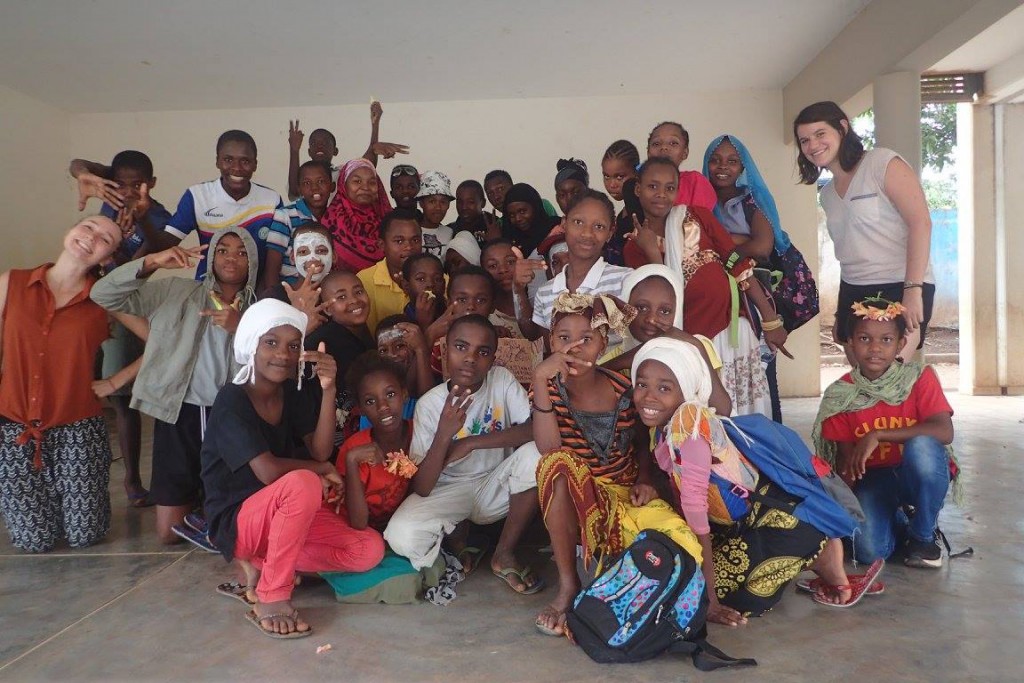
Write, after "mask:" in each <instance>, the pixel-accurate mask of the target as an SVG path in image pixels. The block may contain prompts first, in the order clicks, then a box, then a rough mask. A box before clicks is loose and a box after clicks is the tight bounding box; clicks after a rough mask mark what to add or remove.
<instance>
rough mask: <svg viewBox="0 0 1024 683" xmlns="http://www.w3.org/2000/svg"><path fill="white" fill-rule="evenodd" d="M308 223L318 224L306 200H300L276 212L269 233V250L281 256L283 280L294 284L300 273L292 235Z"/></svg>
mask: <svg viewBox="0 0 1024 683" xmlns="http://www.w3.org/2000/svg"><path fill="white" fill-rule="evenodd" d="M306 221H314V222H316V219H315V218H313V212H312V211H310V210H309V206H307V205H306V200H305V199H302V198H300V199H299V200H298V201H297V202H293V203H291V204H288V205H286V206H282V207H281V208H280V209H278V210H277V211H275V212H274V219H273V222H272V223H271V224H270V232H268V233H267V248H268V249H273V250H274V251H276V252H278V253H280V254H281V279H282V280H285V281H287V282H289V283H292V284H294V282H295V281H296V280H298V279H299V271H298V270H297V269H296V268H295V259H294V258H292V252H291V249H290V247H291V246H292V235H294V234H295V229H296V228H298V227H299V226H300V225H302V224H303V223H305V222H306Z"/></svg>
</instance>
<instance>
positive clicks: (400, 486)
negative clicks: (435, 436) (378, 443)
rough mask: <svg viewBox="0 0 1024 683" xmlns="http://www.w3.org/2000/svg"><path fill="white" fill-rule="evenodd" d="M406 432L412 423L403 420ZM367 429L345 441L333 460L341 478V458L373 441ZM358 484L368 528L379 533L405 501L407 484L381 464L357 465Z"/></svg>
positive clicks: (342, 474) (343, 473) (342, 470)
mask: <svg viewBox="0 0 1024 683" xmlns="http://www.w3.org/2000/svg"><path fill="white" fill-rule="evenodd" d="M407 423H408V428H409V430H410V432H411V431H412V420H407ZM371 431H372V430H370V429H364V430H362V431H360V432H356V433H355V434H353V435H352V436H350V437H348V438H347V439H345V443H343V444H341V447H340V448H339V449H338V457H337V458H336V459H335V466H336V467H337V468H338V474H340V475H341V476H342V477H344V476H345V471H346V468H345V458H346V457H347V456H348V452H349V451H351V450H352V449H353V448H355V447H356V446H365V445H366V444H368V443H370V442H371V441H372V440H373V439H372V438H371V437H370V432H371ZM359 480H360V481H361V482H362V483H363V495H364V496H366V508H367V511H368V512H369V517H370V526H371V527H373V528H374V529H377V530H378V531H383V530H384V527H386V526H387V525H388V521H389V520H390V519H391V515H393V514H395V510H397V509H398V506H399V505H401V503H402V501H403V500H405V497H406V495H407V494H408V493H409V480H408V479H406V478H405V477H400V476H398V475H397V474H391V473H390V472H388V471H387V469H386V468H385V467H384V464H383V463H376V464H373V465H370V464H369V463H365V462H363V463H359Z"/></svg>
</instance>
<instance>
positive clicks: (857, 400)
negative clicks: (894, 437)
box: [811, 361, 963, 504]
mask: <svg viewBox="0 0 1024 683" xmlns="http://www.w3.org/2000/svg"><path fill="white" fill-rule="evenodd" d="M925 367H926V366H924V365H922V364H921V363H904V362H900V361H897V362H895V363H893V364H892V365H890V366H889V369H888V370H886V371H885V372H884V373H883V374H882V376H881V377H879V378H878V379H876V380H873V381H872V380H869V379H867V378H866V377H864V375H862V374H860V370H859V369H856V368H854V369H853V370H852V371H851V372H850V378H851V379H853V382H852V383H851V382H844V381H843V380H838V381H836V382H833V383H832V384H831V386H829V388H828V389H826V390H825V393H824V394H823V395H822V397H821V405H820V406H818V416H817V417H816V418H815V419H814V428H813V429H812V430H811V439H812V440H813V441H814V448H815V451H816V452H817V454H818V455H819V456H821V457H822V458H823V459H824V460H826V461H827V462H828V464H829V465H831V466H832V467H835V464H836V454H837V452H838V449H837V446H836V442H835V441H829V440H826V439H825V438H823V437H822V435H821V426H822V424H824V422H825V420H827V419H829V418H830V417H832V416H833V415H838V414H839V413H852V412H857V411H859V410H865V409H867V408H870V407H872V406H874V405H875V404H877V403H879V402H883V403H886V404H888V405H891V406H898V405H900V404H901V403H903V402H904V401H906V400H907V398H909V396H910V392H911V391H913V390H914V385H915V384H917V380H919V379H920V378H921V373H922V372H924V369H925ZM946 454H947V455H948V456H949V458H950V459H951V460H952V461H953V462H954V463H956V465H957V473H958V474H957V478H956V480H955V481H954V482H953V500H954V501H955V502H956V503H957V504H959V503H961V502H962V500H963V486H962V484H961V482H960V476H959V472H960V464H959V463H958V462H957V459H956V454H955V453H954V452H953V445H952V444H950V445H947V446H946Z"/></svg>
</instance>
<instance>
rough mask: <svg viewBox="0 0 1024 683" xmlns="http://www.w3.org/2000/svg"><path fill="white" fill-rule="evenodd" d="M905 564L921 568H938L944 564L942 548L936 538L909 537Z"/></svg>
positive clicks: (904, 559)
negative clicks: (920, 538)
mask: <svg viewBox="0 0 1024 683" xmlns="http://www.w3.org/2000/svg"><path fill="white" fill-rule="evenodd" d="M903 564H905V565H907V566H908V567H918V568H920V569H938V568H939V567H941V566H942V548H941V547H940V546H939V542H938V541H937V540H935V539H932V540H930V541H918V540H916V539H913V538H911V539H909V540H908V541H907V548H906V551H905V553H904V558H903Z"/></svg>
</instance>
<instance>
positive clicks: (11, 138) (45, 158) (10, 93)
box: [0, 86, 98, 270]
mask: <svg viewBox="0 0 1024 683" xmlns="http://www.w3.org/2000/svg"><path fill="white" fill-rule="evenodd" d="M0 122H2V123H0V206H3V207H4V214H5V215H4V220H3V227H2V228H0V230H2V233H0V234H2V237H3V244H4V248H3V250H0V270H7V269H9V268H12V267H15V266H17V267H28V266H35V265H38V264H39V263H42V262H44V261H48V260H53V259H54V258H56V256H57V253H58V252H59V251H60V239H61V236H62V235H63V234H64V231H65V230H66V229H67V228H68V227H70V225H71V223H72V221H73V220H74V218H75V215H76V214H75V197H74V195H72V194H71V191H70V185H69V183H68V181H67V166H68V154H69V152H70V149H71V137H70V134H69V128H68V127H69V123H70V117H69V116H68V114H67V113H66V112H64V111H62V110H60V109H56V108H54V107H50V106H48V105H46V104H43V103H42V102H40V101H38V100H35V99H33V98H31V97H28V96H26V95H23V94H21V93H19V92H17V91H15V90H11V89H10V88H6V87H4V86H0ZM97 208H98V207H97Z"/></svg>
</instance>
